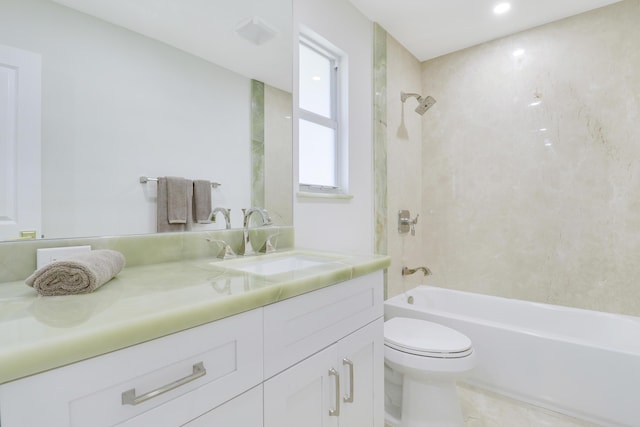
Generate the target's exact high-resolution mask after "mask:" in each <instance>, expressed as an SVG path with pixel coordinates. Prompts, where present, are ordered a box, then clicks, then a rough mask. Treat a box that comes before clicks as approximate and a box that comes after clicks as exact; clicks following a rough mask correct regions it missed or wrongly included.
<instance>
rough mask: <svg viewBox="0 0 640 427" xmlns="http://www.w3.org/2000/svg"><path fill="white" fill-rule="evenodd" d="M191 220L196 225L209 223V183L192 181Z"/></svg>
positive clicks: (200, 180) (201, 180) (199, 180)
mask: <svg viewBox="0 0 640 427" xmlns="http://www.w3.org/2000/svg"><path fill="white" fill-rule="evenodd" d="M193 220H194V221H195V222H197V223H198V224H210V223H211V181H206V180H204V179H197V180H195V181H193Z"/></svg>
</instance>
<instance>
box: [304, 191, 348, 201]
mask: <svg viewBox="0 0 640 427" xmlns="http://www.w3.org/2000/svg"><path fill="white" fill-rule="evenodd" d="M296 196H297V197H298V198H299V199H333V200H350V199H353V195H351V194H337V193H314V192H311V191H298V192H297V193H296Z"/></svg>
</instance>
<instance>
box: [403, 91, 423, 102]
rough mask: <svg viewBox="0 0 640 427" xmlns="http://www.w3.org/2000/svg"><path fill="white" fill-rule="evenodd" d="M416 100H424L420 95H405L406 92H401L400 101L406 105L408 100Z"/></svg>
mask: <svg viewBox="0 0 640 427" xmlns="http://www.w3.org/2000/svg"><path fill="white" fill-rule="evenodd" d="M411 97H413V98H416V99H420V98H422V95H420V94H418V93H405V92H400V100H401V101H402V102H403V103H404V102H405V101H406V100H407V99H409V98H411Z"/></svg>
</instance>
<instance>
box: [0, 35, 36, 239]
mask: <svg viewBox="0 0 640 427" xmlns="http://www.w3.org/2000/svg"><path fill="white" fill-rule="evenodd" d="M40 74H41V59H40V55H39V54H35V53H31V52H27V51H24V50H21V49H16V48H12V47H9V46H2V45H0V240H7V239H16V238H19V237H20V233H21V232H23V231H35V234H36V236H38V235H39V233H40V232H41V218H40V215H41V212H40V211H41V198H40V188H41V182H40V99H41V78H40Z"/></svg>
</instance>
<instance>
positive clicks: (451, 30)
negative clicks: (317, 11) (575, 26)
mask: <svg viewBox="0 0 640 427" xmlns="http://www.w3.org/2000/svg"><path fill="white" fill-rule="evenodd" d="M350 1H351V3H353V4H354V5H355V6H356V7H357V8H358V9H359V10H360V11H361V12H362V13H363V14H364V15H366V16H367V17H368V18H369V19H370V20H372V21H374V22H377V23H379V24H380V25H381V26H382V27H383V28H384V29H385V30H386V31H387V32H388V33H389V34H391V35H392V36H393V37H394V38H395V39H396V40H398V42H400V43H401V44H402V45H403V46H404V47H405V48H407V49H408V50H409V51H410V52H411V53H412V54H413V55H414V56H415V57H416V58H417V59H418V60H420V61H426V60H428V59H431V58H435V57H438V56H441V55H444V54H446V53H450V52H454V51H457V50H460V49H464V48H466V47H470V46H474V45H476V44H479V43H483V42H486V41H489V40H494V39H497V38H500V37H503V36H506V35H509V34H513V33H517V32H519V31H523V30H526V29H528V28H533V27H536V26H539V25H542V24H546V23H549V22H553V21H557V20H559V19H562V18H566V17H569V16H572V15H577V14H579V13H582V12H586V11H588V10H591V9H596V8H599V7H602V6H606V5H608V4H612V3H616V2H618V1H620V0H394V1H389V0H350ZM503 1H508V2H510V3H511V10H510V11H509V12H507V13H505V14H504V15H495V14H494V13H493V7H494V6H495V5H496V4H498V3H501V2H503Z"/></svg>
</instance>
